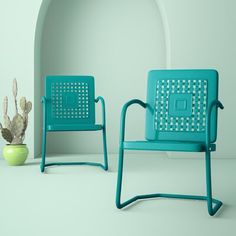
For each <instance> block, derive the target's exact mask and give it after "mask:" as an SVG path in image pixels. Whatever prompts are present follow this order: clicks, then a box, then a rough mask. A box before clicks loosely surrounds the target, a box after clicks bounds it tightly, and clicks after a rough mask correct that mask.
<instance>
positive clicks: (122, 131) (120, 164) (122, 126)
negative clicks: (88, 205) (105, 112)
mask: <svg viewBox="0 0 236 236" xmlns="http://www.w3.org/2000/svg"><path fill="white" fill-rule="evenodd" d="M133 104H138V105H140V106H141V107H143V108H146V106H147V104H146V103H144V102H143V101H141V100H139V99H133V100H130V101H129V102H127V103H126V104H125V105H124V106H123V108H122V111H121V117H120V147H119V161H118V176H117V187H116V206H117V208H119V209H121V208H123V207H125V206H127V205H129V204H130V203H132V202H134V201H136V200H138V197H133V198H131V199H129V200H127V201H125V202H123V203H121V190H122V176H123V160H124V148H123V143H124V140H125V119H126V112H127V109H128V107H129V106H131V105H133Z"/></svg>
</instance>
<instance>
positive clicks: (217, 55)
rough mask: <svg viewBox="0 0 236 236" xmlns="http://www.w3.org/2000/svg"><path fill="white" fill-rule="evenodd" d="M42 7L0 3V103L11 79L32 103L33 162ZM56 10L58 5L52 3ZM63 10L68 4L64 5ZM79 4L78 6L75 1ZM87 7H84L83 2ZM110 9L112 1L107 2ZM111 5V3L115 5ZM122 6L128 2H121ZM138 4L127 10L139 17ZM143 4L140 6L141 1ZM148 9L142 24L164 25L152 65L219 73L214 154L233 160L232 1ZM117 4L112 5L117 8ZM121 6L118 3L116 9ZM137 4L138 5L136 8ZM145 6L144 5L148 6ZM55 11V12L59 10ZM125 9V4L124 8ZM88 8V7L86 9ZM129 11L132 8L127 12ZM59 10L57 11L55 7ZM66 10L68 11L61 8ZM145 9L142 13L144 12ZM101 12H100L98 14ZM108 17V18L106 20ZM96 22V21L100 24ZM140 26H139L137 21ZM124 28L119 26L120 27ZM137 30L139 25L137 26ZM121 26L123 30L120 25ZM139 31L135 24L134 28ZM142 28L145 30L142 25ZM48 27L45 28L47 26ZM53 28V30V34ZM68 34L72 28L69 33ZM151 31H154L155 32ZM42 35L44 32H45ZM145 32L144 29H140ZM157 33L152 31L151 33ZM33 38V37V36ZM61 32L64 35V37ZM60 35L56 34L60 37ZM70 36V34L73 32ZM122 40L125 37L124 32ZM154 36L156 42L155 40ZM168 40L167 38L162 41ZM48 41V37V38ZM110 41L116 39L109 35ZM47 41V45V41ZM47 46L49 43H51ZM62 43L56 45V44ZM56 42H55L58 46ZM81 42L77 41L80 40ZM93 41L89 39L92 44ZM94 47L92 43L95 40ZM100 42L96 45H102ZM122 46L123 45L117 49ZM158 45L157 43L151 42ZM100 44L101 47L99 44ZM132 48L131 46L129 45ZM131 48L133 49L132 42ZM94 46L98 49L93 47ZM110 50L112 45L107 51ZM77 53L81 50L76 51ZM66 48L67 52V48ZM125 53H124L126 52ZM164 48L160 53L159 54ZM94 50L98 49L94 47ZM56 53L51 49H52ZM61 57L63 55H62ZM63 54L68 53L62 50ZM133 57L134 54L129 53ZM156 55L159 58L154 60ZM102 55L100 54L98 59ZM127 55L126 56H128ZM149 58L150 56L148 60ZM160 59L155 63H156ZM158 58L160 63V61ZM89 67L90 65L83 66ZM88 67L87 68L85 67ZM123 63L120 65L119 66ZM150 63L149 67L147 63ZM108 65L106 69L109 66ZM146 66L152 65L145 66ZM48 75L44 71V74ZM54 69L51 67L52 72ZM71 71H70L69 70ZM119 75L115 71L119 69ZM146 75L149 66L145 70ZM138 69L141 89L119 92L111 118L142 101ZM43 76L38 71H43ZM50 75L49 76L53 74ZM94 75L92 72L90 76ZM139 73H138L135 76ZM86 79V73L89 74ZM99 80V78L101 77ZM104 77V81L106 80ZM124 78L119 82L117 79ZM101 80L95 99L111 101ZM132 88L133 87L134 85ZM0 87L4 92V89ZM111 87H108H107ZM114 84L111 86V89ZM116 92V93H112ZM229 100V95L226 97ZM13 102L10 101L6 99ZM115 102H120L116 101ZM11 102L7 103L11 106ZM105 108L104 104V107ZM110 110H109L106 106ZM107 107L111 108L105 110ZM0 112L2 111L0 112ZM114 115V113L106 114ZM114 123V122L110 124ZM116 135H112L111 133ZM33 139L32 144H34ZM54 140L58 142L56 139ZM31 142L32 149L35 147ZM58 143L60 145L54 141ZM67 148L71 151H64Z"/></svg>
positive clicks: (168, 2) (168, 3)
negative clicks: (103, 97)
mask: <svg viewBox="0 0 236 236" xmlns="http://www.w3.org/2000/svg"><path fill="white" fill-rule="evenodd" d="M41 2H43V3H44V4H49V0H44V1H42V0H34V1H14V2H13V1H1V8H0V27H1V38H0V52H1V53H0V61H1V63H0V82H1V86H0V100H2V98H3V97H4V96H5V95H11V91H10V90H11V83H12V78H14V77H16V78H17V79H18V83H19V95H25V96H27V97H28V98H29V99H31V100H32V101H33V103H34V105H35V110H34V111H33V112H32V113H31V114H30V125H29V128H28V132H27V138H26V142H27V143H28V145H29V147H30V155H31V156H33V155H34V154H35V155H38V154H39V152H40V122H39V121H40V120H39V117H40V116H41V114H40V110H39V107H40V105H39V103H38V99H39V96H40V94H39V87H40V86H41V80H40V79H39V78H40V73H41V71H40V69H39V68H40V59H39V58H40V52H41V50H40V41H41V40H40V37H38V35H40V34H41V31H42V30H43V21H44V15H46V14H47V8H46V7H45V8H43V10H42V12H41V14H40V17H41V18H40V19H39V23H38V25H37V29H36V22H37V18H38V14H39V10H40V6H41ZM57 2H58V4H59V5H60V2H61V0H58V1H57ZM64 2H66V3H67V4H68V5H70V4H72V3H73V1H71V0H70V1H64ZM77 2H78V4H79V2H80V1H77ZM86 2H87V1H86ZM109 2H110V3H111V2H113V1H109ZM114 2H115V1H114ZM125 2H126V4H128V3H127V2H129V1H125ZM137 2H138V1H136V2H135V3H134V1H132V7H133V9H136V11H138V9H139V7H138V5H137V6H136V5H135V4H137ZM141 2H143V1H141ZM147 2H148V3H146V4H147V6H149V8H150V9H151V11H150V12H152V13H151V15H150V16H149V14H148V13H147V12H146V17H144V19H143V20H144V21H143V24H144V22H148V21H151V20H152V19H153V17H154V18H155V17H156V19H160V15H161V16H162V23H163V28H164V29H163V31H164V32H165V37H164V36H163V40H165V42H164V43H163V44H164V46H160V45H159V44H158V43H156V44H157V45H156V46H155V47H156V48H157V49H158V47H161V50H162V51H161V55H159V54H158V53H155V54H154V53H152V56H151V57H152V58H154V60H155V57H156V61H155V62H154V64H155V63H160V65H161V66H165V65H167V66H168V67H173V68H179V67H181V68H186V67H187V68H197V67H202V68H205V67H214V68H217V69H218V70H219V72H220V75H221V78H220V97H221V100H222V101H223V103H224V105H225V107H226V109H225V110H224V111H223V112H221V114H220V126H219V139H218V144H219V145H218V154H219V155H220V154H224V157H233V156H235V150H234V148H233V147H234V132H235V131H236V125H235V122H234V120H235V118H236V112H235V111H234V109H231V107H232V108H233V107H234V104H233V103H234V100H235V99H234V87H235V85H236V84H235V83H236V82H235V79H234V78H235V70H234V61H235V60H234V55H235V53H236V47H235V42H236V33H235V30H234V28H235V24H236V15H235V14H234V9H235V8H236V1H234V0H227V1H223V0H178V1H176V0H158V1H157V2H158V3H159V10H160V11H158V8H157V5H155V4H154V1H153V2H151V1H147ZM116 4H117V3H116ZM120 4H122V2H121V3H120ZM138 4H140V3H138ZM148 4H149V5H148ZM59 5H58V6H56V7H59ZM128 5H129V4H128ZM91 7H92V6H91ZM97 7H98V9H100V8H101V6H97ZM130 7H131V6H130ZM59 8H60V7H59ZM66 8H67V9H68V8H69V6H66ZM144 9H145V10H146V9H147V8H146V7H145V8H144ZM75 10H76V9H74V11H73V9H72V12H74V13H73V14H74V15H73V16H70V15H64V14H63V15H62V16H61V17H64V19H65V21H66V20H69V19H71V18H72V17H78V18H79V16H76V11H75ZM100 10H101V9H100ZM94 11H95V13H94V14H97V11H96V10H95V9H94ZM120 12H121V13H120V18H118V16H116V18H114V19H113V20H115V19H116V20H117V22H116V23H117V24H118V23H119V22H120V21H123V15H125V13H126V14H127V11H124V13H123V10H122V11H120ZM110 16H113V15H111V14H110ZM100 17H101V19H100ZM100 17H99V18H96V19H98V21H101V20H102V19H103V20H104V18H105V17H106V14H102V15H101V16H100ZM92 19H94V17H93V15H91V17H90V18H88V22H87V23H86V22H85V24H87V25H89V24H91V23H92V22H91V21H92ZM139 21H140V22H141V20H140V19H139ZM158 22H159V23H160V21H159V20H157V21H155V22H152V24H153V25H154V24H157V25H158V24H159V23H158ZM82 23H83V22H80V24H82ZM111 23H112V22H111ZM123 23H124V21H123ZM140 24H141V25H142V23H140ZM124 25H125V24H124ZM138 26H139V25H137V24H136V28H137V27H138ZM145 26H146V24H145ZM48 27H49V26H48ZM53 28H54V27H52V29H53ZM70 28H71V27H70ZM124 28H125V29H127V28H128V26H126V25H125V27H124ZM154 28H155V27H154ZM45 29H46V28H45ZM72 29H75V26H74V27H72ZM145 30H146V29H145ZM155 30H156V28H155ZM36 32H38V33H36ZM63 32H64V31H63ZM63 32H62V33H61V35H62V37H65V36H63ZM154 32H156V33H154V39H153V38H152V37H150V38H151V39H150V40H153V41H155V37H157V35H156V34H158V33H157V32H159V31H158V30H157V31H154ZM35 33H36V39H37V40H36V49H35V48H34V37H35ZM73 33H75V32H73ZM126 33H127V35H128V33H129V32H126ZM155 35H156V36H155ZM166 36H168V37H166ZM52 37H53V36H52ZM113 37H115V35H114V34H113ZM50 40H51V39H50ZM50 40H49V41H50ZM60 40H61V39H60ZM60 40H59V41H60ZM73 40H74V39H73V38H71V41H72V42H73V43H76V42H74V41H73ZM81 40H82V39H81ZM93 40H94V39H93ZM94 41H95V40H94ZM101 41H102V40H101V38H100V41H99V42H100V43H101ZM124 42H125V41H124V40H123V41H122V43H124ZM156 42H158V41H156ZM103 43H104V42H103ZM129 43H131V42H129ZM134 43H135V44H136V42H135V40H134ZM87 45H89V42H87ZM95 46H97V45H95ZM108 46H110V47H111V46H112V45H108ZM78 47H79V48H80V47H81V45H78ZM69 48H71V47H69ZM127 48H128V47H127ZM147 48H149V49H151V48H152V45H149V44H148V47H147ZM163 48H164V49H163ZM34 49H35V52H36V53H35V55H34ZM98 49H99V47H98ZM54 50H55V49H54ZM83 50H84V51H86V50H90V51H92V49H90V48H87V49H86V48H83ZM140 50H141V51H140V53H142V54H144V55H146V56H147V55H148V53H150V51H149V50H147V54H146V51H145V48H143V49H142V48H141V49H140ZM127 51H128V53H130V51H129V50H127ZM153 51H154V52H157V50H153ZM61 52H62V50H61ZM65 52H67V51H66V50H65ZM132 52H133V51H132ZM71 54H72V55H73V54H74V51H73V50H71ZM121 54H122V53H121V52H119V51H118V55H121ZM157 54H158V55H157ZM102 55H103V53H102ZM128 55H130V54H128ZM153 55H154V56H153ZM35 56H36V58H35V59H36V64H35V65H36V67H35V69H36V70H35V75H36V76H35V77H34V57H35ZM159 56H160V57H159ZM123 58H124V61H128V63H127V65H126V66H125V65H124V66H122V67H123V69H124V68H126V69H127V68H128V67H129V66H131V67H132V66H133V61H132V60H128V59H129V57H127V58H126V56H123ZM160 58H161V60H160ZM90 59H91V58H89V57H88V54H86V56H85V58H84V61H83V62H85V63H83V64H82V63H80V66H82V65H83V66H82V67H84V68H83V71H82V69H80V71H82V72H86V65H87V66H89V63H91V60H90ZM88 62H89V63H88ZM92 62H93V63H94V65H96V63H95V62H99V63H101V64H100V65H102V62H103V63H104V61H103V60H102V61H100V58H99V55H98V56H97V57H93V58H92ZM111 62H112V61H110V62H109V61H108V63H107V64H106V65H102V66H104V67H105V66H107V67H108V68H111ZM86 63H87V64H86ZM122 63H123V62H122ZM148 63H149V61H148ZM108 65H109V66H108ZM149 65H151V63H150V64H149ZM73 66H74V64H73V65H72V67H71V68H68V71H67V72H68V73H69V72H71V73H75V72H76V71H75V70H72V68H73ZM98 67H99V68H100V67H101V66H97V68H98ZM91 68H92V67H89V68H87V69H90V71H91ZM112 68H113V69H114V71H115V70H116V71H117V68H115V66H113V67H112ZM42 69H43V70H44V72H46V69H47V68H46V67H45V66H44V67H43V68H42ZM48 69H49V68H48ZM51 69H53V67H52V68H51ZM70 69H71V70H70ZM118 69H119V68H118ZM146 69H148V66H147V68H146ZM139 70H140V67H137V74H139V81H140V84H141V85H137V86H136V87H137V88H136V89H133V90H131V92H130V93H124V92H123V91H122V94H121V96H118V95H117V94H116V96H115V97H116V98H117V101H115V103H116V108H115V107H114V112H116V113H118V106H121V104H122V103H123V102H124V101H125V100H126V99H127V98H129V97H131V96H132V97H133V96H136V97H137V96H138V97H140V98H143V97H145V89H143V88H142V86H145V79H144V78H145V73H144V72H140V71H139ZM42 72H43V71H42ZM52 72H53V70H52ZM92 72H93V71H92ZM139 72H140V73H139ZM90 73H91V72H90ZM101 75H102V73H101ZM107 77H109V76H107ZM120 77H121V78H123V76H120ZM101 78H104V77H102V76H100V78H99V76H98V78H97V94H98V93H99V94H104V95H106V98H107V97H110V95H112V97H114V94H110V95H109V94H106V88H110V87H111V86H112V83H110V80H109V82H108V84H107V85H104V84H100V83H98V82H99V81H98V80H101ZM135 84H137V81H136V82H135ZM3 85H4V86H3ZM106 86H110V87H106ZM116 86H117V84H115V85H114V87H115V88H116ZM114 91H115V92H116V89H115V90H114ZM231 94H232V95H231ZM11 99H12V98H11ZM119 99H120V100H119ZM11 101H12V100H10V105H12V103H11ZM107 105H109V101H108V104H107ZM109 106H110V105H109ZM110 107H111V106H110ZM0 110H1V109H0ZM111 110H113V107H112V108H111ZM137 112H139V113H137V114H138V118H137V119H140V122H143V120H142V118H141V117H139V115H140V114H141V111H137ZM10 113H12V109H11V110H10ZM115 119H117V118H115ZM118 123H119V121H118V119H117V120H116V121H114V125H115V126H116V128H115V129H116V130H117V125H118ZM130 125H131V127H130V132H131V135H132V133H133V134H135V135H136V134H137V135H141V133H142V130H137V129H135V127H134V126H133V124H132V122H130ZM110 126H112V127H113V123H112V124H110ZM116 132H117V131H116ZM109 135H110V136H109V145H110V147H115V145H117V137H116V135H114V134H113V133H112V132H110V134H109ZM72 136H73V138H76V139H77V140H78V141H81V140H83V138H84V137H78V136H77V135H72ZM33 137H34V138H33ZM58 139H59V138H58ZM34 140H35V145H34ZM85 140H86V141H87V137H85ZM96 140H97V139H96V136H95V137H94V138H93V139H92V142H93V143H95V147H94V149H93V150H92V151H93V152H97V151H99V149H98V146H99V145H98V144H96ZM58 141H59V143H60V139H59V140H58ZM4 144H5V142H4V141H3V140H2V139H0V148H1V149H2V146H3V145H4ZM84 144H85V145H87V144H86V143H83V145H84ZM69 147H70V145H69ZM53 148H54V147H53V145H51V151H53ZM72 149H74V146H73V145H72Z"/></svg>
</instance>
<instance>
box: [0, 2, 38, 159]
mask: <svg viewBox="0 0 236 236" xmlns="http://www.w3.org/2000/svg"><path fill="white" fill-rule="evenodd" d="M41 2H42V0H33V1H2V0H1V4H0V5H1V7H0V29H1V37H0V120H1V121H2V99H3V97H4V96H6V95H8V96H9V113H10V115H11V116H12V115H13V114H14V107H13V99H12V80H13V78H17V81H18V91H19V93H18V98H20V97H21V96H26V97H27V99H29V100H31V101H32V102H33V104H34V102H35V101H34V35H35V28H36V22H37V17H38V12H39V8H40V5H41ZM25 143H27V144H28V147H29V150H30V154H29V155H30V157H33V156H34V109H33V111H32V112H31V113H30V116H29V127H28V130H27V133H26V139H25ZM4 145H5V142H4V140H3V139H2V138H1V139H0V150H2V147H3V146H4ZM0 156H2V155H1V154H0Z"/></svg>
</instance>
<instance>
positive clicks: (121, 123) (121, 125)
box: [120, 99, 147, 145]
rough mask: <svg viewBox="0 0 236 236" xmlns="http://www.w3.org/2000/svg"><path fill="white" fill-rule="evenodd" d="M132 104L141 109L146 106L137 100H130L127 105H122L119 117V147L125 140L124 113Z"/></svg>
mask: <svg viewBox="0 0 236 236" xmlns="http://www.w3.org/2000/svg"><path fill="white" fill-rule="evenodd" d="M133 104H138V105H140V106H141V107H143V108H146V107H147V104H146V103H144V102H143V101H141V100H139V99H132V100H130V101H128V102H127V103H125V104H124V106H123V108H122V111H121V116H120V145H121V144H122V142H123V141H124V138H125V118H126V112H127V109H128V107H129V106H131V105H133Z"/></svg>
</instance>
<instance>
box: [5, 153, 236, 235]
mask: <svg viewBox="0 0 236 236" xmlns="http://www.w3.org/2000/svg"><path fill="white" fill-rule="evenodd" d="M99 158H101V156H99V155H81V156H78V157H76V156H74V155H72V156H60V157H59V158H53V159H54V160H59V159H63V160H65V159H66V160H75V159H77V160H96V159H99ZM38 163H39V160H28V162H27V163H26V165H25V166H21V167H8V166H6V163H5V161H4V160H2V159H0V188H1V191H0V235H1V236H28V235H30V236H38V235H44V236H47V235H50V236H51V235H52V236H54V235H55V236H62V235H63V236H66V235H68V236H73V235H76V236H87V235H88V236H94V235H98V236H103V235H104V236H106V235H107V236H108V235H109V236H111V235H112V236H118V235H119V236H128V235H135V236H139V235H140V236H141V235H142V236H143V235H162V236H163V235H168V236H172V235H177V236H178V235H181V236H185V235H186V236H187V235H188V236H189V235H197V236H199V235H202V236H205V235H214V236H216V235H220V236H222V235H227V236H228V235H236V204H235V199H236V186H235V183H236V159H231V160H230V159H226V160H223V159H214V160H213V163H212V164H213V167H212V169H213V182H214V183H213V186H214V196H215V197H216V198H219V199H221V200H222V201H223V202H224V207H223V208H222V209H221V211H220V212H219V214H217V215H216V216H215V217H210V216H208V214H207V208H206V204H205V203H204V202H200V201H186V200H173V199H158V200H148V201H141V202H139V203H137V204H134V205H133V206H131V207H129V208H126V209H125V210H118V209H116V207H115V187H116V177H117V172H116V170H117V156H116V155H110V171H109V172H104V171H103V170H102V169H99V168H97V167H89V166H73V167H71V166H69V167H68V166H67V167H51V168H48V171H47V173H46V174H41V173H40V171H39V165H38ZM125 164H126V165H125V175H124V180H125V184H124V194H123V197H124V198H127V197H131V196H133V194H135V193H139V194H140V193H152V192H153V193H154V192H173V193H190V194H204V192H205V185H204V184H205V177H204V176H205V175H204V170H205V169H204V160H203V159H202V158H197V159H179V158H178V159H174V158H166V157H165V156H164V155H161V154H159V155H158V154H157V155H148V156H147V154H145V153H141V154H139V155H133V154H132V155H131V154H129V155H128V156H127V158H126V160H125Z"/></svg>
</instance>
